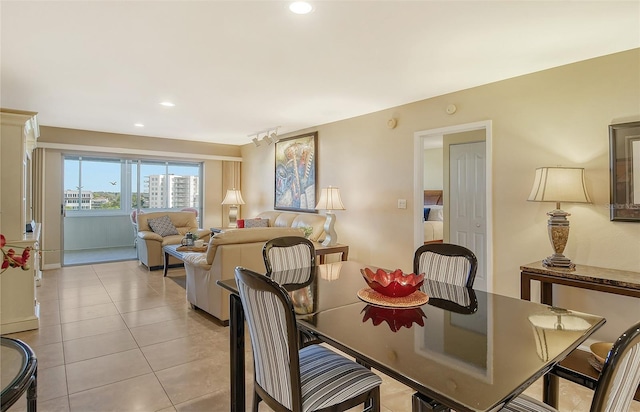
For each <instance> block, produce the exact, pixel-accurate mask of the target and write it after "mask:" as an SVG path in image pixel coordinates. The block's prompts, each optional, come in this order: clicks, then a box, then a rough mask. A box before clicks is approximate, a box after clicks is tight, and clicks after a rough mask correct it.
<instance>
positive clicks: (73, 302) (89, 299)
mask: <svg viewBox="0 0 640 412" xmlns="http://www.w3.org/2000/svg"><path fill="white" fill-rule="evenodd" d="M110 302H112V300H111V296H109V294H108V293H107V291H106V290H103V291H102V292H99V293H94V294H87V295H82V296H75V297H72V298H67V299H61V300H60V310H63V309H73V308H80V307H83V306H93V305H101V304H103V303H110Z"/></svg>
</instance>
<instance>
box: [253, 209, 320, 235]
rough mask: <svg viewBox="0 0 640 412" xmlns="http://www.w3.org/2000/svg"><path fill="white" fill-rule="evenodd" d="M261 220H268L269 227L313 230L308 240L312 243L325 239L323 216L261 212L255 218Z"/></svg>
mask: <svg viewBox="0 0 640 412" xmlns="http://www.w3.org/2000/svg"><path fill="white" fill-rule="evenodd" d="M256 217H258V218H261V219H269V227H293V228H301V227H304V226H307V227H311V228H313V231H312V232H311V235H309V240H311V241H312V242H322V241H323V240H324V237H325V233H324V222H325V221H326V220H327V218H326V217H325V216H322V215H316V214H310V213H292V212H279V211H277V210H276V211H269V212H262V213H260V214H258V216H256Z"/></svg>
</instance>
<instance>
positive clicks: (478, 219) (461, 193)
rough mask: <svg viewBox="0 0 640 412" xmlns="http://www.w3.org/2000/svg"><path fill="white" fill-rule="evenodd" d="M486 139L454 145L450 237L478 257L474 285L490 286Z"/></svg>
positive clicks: (452, 147) (451, 148) (451, 172)
mask: <svg viewBox="0 0 640 412" xmlns="http://www.w3.org/2000/svg"><path fill="white" fill-rule="evenodd" d="M485 170H486V143H485V142H475V143H464V144H455V145H451V146H450V151H449V186H450V187H449V203H450V204H449V239H450V242H451V243H455V244H458V245H461V246H464V247H466V248H468V249H470V250H472V251H473V253H475V255H476V257H477V258H478V272H477V274H476V279H475V283H474V288H476V289H479V290H485V291H486V290H487V276H486V273H487V272H486V267H487V265H486V259H485V257H486V247H487V227H486V224H487V219H486V214H487V213H486V173H485Z"/></svg>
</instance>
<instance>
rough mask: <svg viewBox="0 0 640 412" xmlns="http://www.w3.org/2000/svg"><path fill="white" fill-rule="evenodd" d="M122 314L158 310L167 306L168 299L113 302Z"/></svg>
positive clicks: (160, 297)
mask: <svg viewBox="0 0 640 412" xmlns="http://www.w3.org/2000/svg"><path fill="white" fill-rule="evenodd" d="M113 303H114V304H115V305H116V307H117V308H118V311H119V312H120V313H127V312H134V311H138V310H144V309H152V308H158V307H161V306H167V305H168V304H170V303H167V301H166V299H164V298H163V297H162V296H152V297H150V298H140V299H129V300H118V301H115V302H113Z"/></svg>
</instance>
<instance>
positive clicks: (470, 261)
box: [413, 243, 478, 288]
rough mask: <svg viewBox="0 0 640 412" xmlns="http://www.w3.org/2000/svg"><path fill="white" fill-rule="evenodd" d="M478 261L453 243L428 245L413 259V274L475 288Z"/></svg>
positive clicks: (468, 251) (465, 249) (417, 251)
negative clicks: (421, 274) (422, 274)
mask: <svg viewBox="0 0 640 412" xmlns="http://www.w3.org/2000/svg"><path fill="white" fill-rule="evenodd" d="M477 270H478V259H477V258H476V255H474V254H473V252H472V251H470V250H469V249H467V248H466V247H464V246H460V245H454V244H452V243H427V244H426V245H422V246H420V247H419V248H418V249H417V250H416V252H415V255H414V257H413V272H414V273H415V274H419V273H424V277H425V279H431V280H435V281H438V282H445V283H451V284H453V285H458V286H466V287H468V288H471V287H473V281H474V280H475V278H476V272H477Z"/></svg>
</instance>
